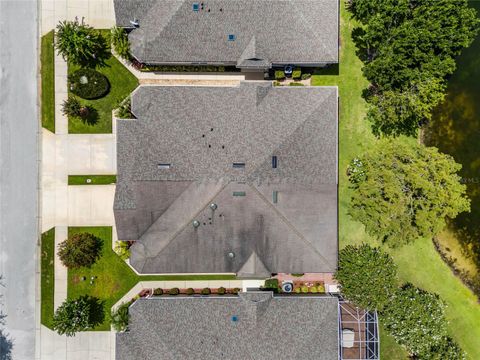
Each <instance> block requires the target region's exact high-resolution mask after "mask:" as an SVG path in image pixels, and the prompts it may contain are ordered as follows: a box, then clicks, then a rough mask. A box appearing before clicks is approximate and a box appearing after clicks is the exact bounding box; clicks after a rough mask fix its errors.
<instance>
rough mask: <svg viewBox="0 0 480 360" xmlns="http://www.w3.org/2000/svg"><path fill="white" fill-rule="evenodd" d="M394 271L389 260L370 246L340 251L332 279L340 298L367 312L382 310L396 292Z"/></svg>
mask: <svg viewBox="0 0 480 360" xmlns="http://www.w3.org/2000/svg"><path fill="white" fill-rule="evenodd" d="M396 276H397V268H396V266H395V264H394V262H393V260H392V258H391V257H390V256H389V255H388V254H387V253H385V252H383V251H381V250H380V249H379V248H373V247H371V246H370V245H367V244H362V245H361V246H358V247H357V246H352V245H348V246H347V247H345V248H344V249H342V250H341V251H340V254H339V263H338V270H337V272H336V273H335V279H337V280H338V282H339V283H340V285H341V288H342V294H343V295H344V296H345V297H346V298H347V299H348V300H350V301H352V302H354V303H355V304H356V305H358V306H360V307H363V308H366V309H371V310H373V309H377V310H382V309H383V307H384V306H385V305H386V304H387V303H388V302H389V301H390V298H391V296H392V295H393V294H394V293H395V291H396V290H397V278H396Z"/></svg>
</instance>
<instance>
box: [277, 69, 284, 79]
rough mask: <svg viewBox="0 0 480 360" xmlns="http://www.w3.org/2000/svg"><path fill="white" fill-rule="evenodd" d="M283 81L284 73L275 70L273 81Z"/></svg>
mask: <svg viewBox="0 0 480 360" xmlns="http://www.w3.org/2000/svg"><path fill="white" fill-rule="evenodd" d="M283 79H285V71H283V70H275V80H283Z"/></svg>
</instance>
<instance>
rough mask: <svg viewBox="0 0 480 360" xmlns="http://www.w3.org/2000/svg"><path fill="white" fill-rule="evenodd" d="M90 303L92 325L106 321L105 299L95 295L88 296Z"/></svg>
mask: <svg viewBox="0 0 480 360" xmlns="http://www.w3.org/2000/svg"><path fill="white" fill-rule="evenodd" d="M86 297H87V299H88V302H89V303H90V324H91V325H92V327H95V326H97V325H100V324H102V323H103V322H104V321H105V301H104V300H100V299H98V298H96V297H93V296H86Z"/></svg>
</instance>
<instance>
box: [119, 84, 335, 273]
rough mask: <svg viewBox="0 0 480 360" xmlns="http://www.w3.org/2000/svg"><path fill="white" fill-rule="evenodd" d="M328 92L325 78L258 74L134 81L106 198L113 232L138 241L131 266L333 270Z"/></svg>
mask: <svg viewBox="0 0 480 360" xmlns="http://www.w3.org/2000/svg"><path fill="white" fill-rule="evenodd" d="M337 101H338V100H337V89H336V88H335V87H316V88H314V87H308V88H307V87H305V88H300V87H272V86H271V83H265V82H255V83H242V84H241V85H240V86H238V87H221V88H219V87H158V86H141V87H140V88H138V89H137V90H136V91H135V92H134V93H133V95H132V111H133V113H134V114H135V115H136V117H137V119H138V120H122V121H119V122H118V125H117V142H118V143H117V156H118V161H117V167H118V180H117V187H116V196H115V204H114V211H115V219H116V225H117V233H118V238H119V239H120V240H138V241H137V243H136V244H135V245H134V246H133V247H132V248H131V257H130V263H131V264H132V266H134V267H135V268H136V269H137V270H138V271H139V272H141V273H193V272H195V273H216V272H221V273H222V272H235V273H237V272H239V273H241V274H246V275H247V274H250V275H254V274H257V275H263V274H265V273H267V272H269V273H273V272H298V273H301V272H329V271H334V270H335V269H336V263H337ZM272 156H276V158H277V168H275V169H274V168H272ZM233 163H244V168H235V167H234V166H233ZM159 164H171V165H170V168H169V169H159V167H158V165H159ZM274 193H275V195H274ZM234 195H244V196H234ZM274 197H276V200H277V201H276V202H275V201H274ZM211 203H215V204H216V205H217V209H215V210H212V209H211V208H210V206H209V205H210V204H211ZM194 220H197V221H198V222H199V223H200V226H199V227H194V226H193V225H192V222H193V221H194ZM230 253H233V257H232V255H229V254H230ZM252 271H253V273H251V272H252Z"/></svg>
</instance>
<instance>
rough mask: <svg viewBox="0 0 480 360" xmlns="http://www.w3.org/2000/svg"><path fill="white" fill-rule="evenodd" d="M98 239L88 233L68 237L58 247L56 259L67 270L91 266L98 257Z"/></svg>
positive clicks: (99, 245)
mask: <svg viewBox="0 0 480 360" xmlns="http://www.w3.org/2000/svg"><path fill="white" fill-rule="evenodd" d="M100 247H101V244H100V241H99V239H98V238H97V237H96V236H95V235H92V234H89V233H81V234H75V235H72V236H70V237H69V238H68V239H66V240H65V241H63V242H61V243H60V245H59V246H58V257H59V258H60V260H61V261H62V263H63V264H64V265H65V266H66V267H67V268H79V267H82V266H91V265H92V264H93V263H94V262H95V261H96V260H97V258H98V257H99V255H100Z"/></svg>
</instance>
